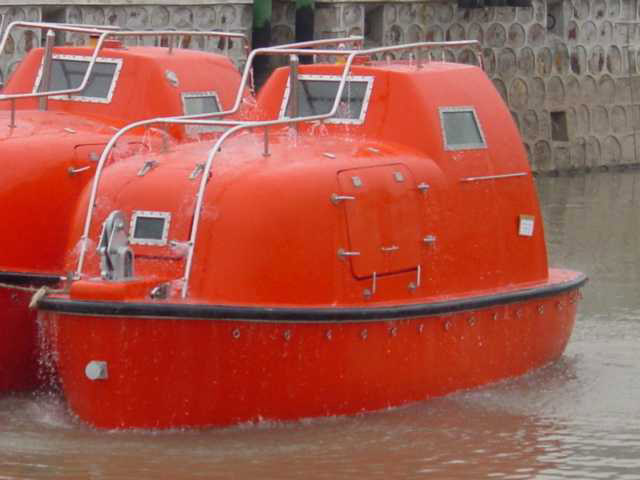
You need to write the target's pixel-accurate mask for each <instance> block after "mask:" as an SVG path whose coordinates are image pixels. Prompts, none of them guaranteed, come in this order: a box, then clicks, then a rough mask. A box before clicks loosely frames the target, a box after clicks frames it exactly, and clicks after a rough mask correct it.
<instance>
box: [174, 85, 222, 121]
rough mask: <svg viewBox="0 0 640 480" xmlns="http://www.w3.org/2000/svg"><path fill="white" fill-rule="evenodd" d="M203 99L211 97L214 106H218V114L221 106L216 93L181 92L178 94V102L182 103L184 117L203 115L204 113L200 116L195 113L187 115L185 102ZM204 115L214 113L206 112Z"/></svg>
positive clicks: (209, 91) (210, 91)
mask: <svg viewBox="0 0 640 480" xmlns="http://www.w3.org/2000/svg"><path fill="white" fill-rule="evenodd" d="M203 97H213V99H214V100H215V102H216V105H217V106H218V112H221V111H222V105H221V104H220V97H219V96H218V92H215V91H213V90H206V91H196V92H182V93H181V94H180V101H181V102H182V112H183V113H184V114H185V115H189V116H190V115H204V113H202V114H197V113H188V112H187V104H186V102H185V100H186V99H188V98H203ZM206 113H216V112H206Z"/></svg>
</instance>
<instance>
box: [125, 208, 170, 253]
mask: <svg viewBox="0 0 640 480" xmlns="http://www.w3.org/2000/svg"><path fill="white" fill-rule="evenodd" d="M170 221H171V213H169V212H149V211H144V210H134V211H133V215H132V216H131V228H130V229H129V243H131V244H132V245H135V244H138V245H166V243H167V234H168V233H169V222H170Z"/></svg>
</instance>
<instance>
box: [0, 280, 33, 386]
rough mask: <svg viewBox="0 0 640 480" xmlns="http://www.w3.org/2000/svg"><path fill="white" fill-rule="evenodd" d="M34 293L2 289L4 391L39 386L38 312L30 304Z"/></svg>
mask: <svg viewBox="0 0 640 480" xmlns="http://www.w3.org/2000/svg"><path fill="white" fill-rule="evenodd" d="M30 298H31V293H30V292H24V291H19V290H15V289H6V288H0V331H1V332H2V333H1V334H0V392H7V391H9V392H19V391H25V390H32V389H33V388H35V387H36V386H37V385H38V363H37V361H36V360H37V357H38V355H37V352H38V345H37V335H36V333H37V327H36V312H35V311H34V310H28V309H27V308H26V306H27V305H28V304H29V300H30Z"/></svg>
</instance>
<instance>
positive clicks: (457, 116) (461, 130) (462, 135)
mask: <svg viewBox="0 0 640 480" xmlns="http://www.w3.org/2000/svg"><path fill="white" fill-rule="evenodd" d="M440 120H441V122H442V131H443V134H444V147H445V150H470V149H477V148H487V144H486V142H485V139H484V135H483V133H482V129H481V128H480V124H479V123H478V118H477V117H476V112H475V110H474V109H473V108H471V107H447V108H441V109H440Z"/></svg>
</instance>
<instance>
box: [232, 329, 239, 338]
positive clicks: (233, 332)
mask: <svg viewBox="0 0 640 480" xmlns="http://www.w3.org/2000/svg"><path fill="white" fill-rule="evenodd" d="M231 336H232V337H233V338H235V339H236V340H237V339H238V338H240V329H239V328H234V329H233V331H232V332H231Z"/></svg>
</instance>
